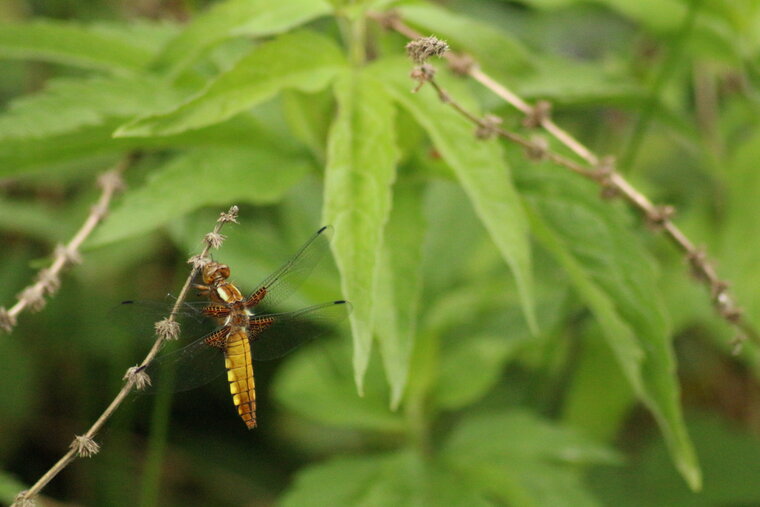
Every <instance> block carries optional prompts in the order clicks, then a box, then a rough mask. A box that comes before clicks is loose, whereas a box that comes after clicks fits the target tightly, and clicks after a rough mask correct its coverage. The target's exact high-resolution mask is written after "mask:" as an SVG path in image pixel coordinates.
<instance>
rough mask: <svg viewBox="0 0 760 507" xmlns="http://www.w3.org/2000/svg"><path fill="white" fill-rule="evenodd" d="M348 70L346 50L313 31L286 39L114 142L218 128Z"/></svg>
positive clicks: (131, 126) (136, 123)
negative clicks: (277, 98)
mask: <svg viewBox="0 0 760 507" xmlns="http://www.w3.org/2000/svg"><path fill="white" fill-rule="evenodd" d="M342 64H343V57H342V55H341V53H340V50H339V49H338V47H337V46H336V45H335V44H334V43H333V42H332V41H331V40H330V39H328V38H327V37H324V36H322V35H318V34H316V33H313V32H307V31H301V32H294V33H290V34H286V35H283V36H281V37H278V38H277V39H275V40H273V41H271V42H267V43H265V44H262V45H261V46H259V47H258V48H256V49H255V50H254V51H252V52H251V53H250V54H248V55H247V56H245V57H243V58H242V59H241V60H240V61H238V63H237V64H236V65H234V66H233V67H232V68H231V69H230V70H228V71H226V72H224V73H222V74H221V75H219V76H218V77H217V78H216V79H215V80H214V81H212V82H211V83H210V84H209V85H208V86H207V87H206V88H205V89H204V90H202V91H201V92H200V93H198V94H197V95H195V96H194V97H192V98H190V99H189V100H187V101H185V102H183V103H181V104H179V105H178V106H176V107H175V108H174V109H172V110H170V111H168V112H164V113H158V114H153V115H148V116H144V117H142V118H137V119H136V120H133V121H131V122H129V123H127V124H125V125H123V126H121V127H120V128H119V129H117V131H116V132H115V133H114V136H115V137H132V136H137V137H145V136H166V135H170V134H177V133H181V132H185V131H188V130H195V129H198V128H201V127H206V126H209V125H213V124H216V123H219V122H222V121H224V120H226V119H228V118H230V117H232V116H234V115H236V114H238V113H240V112H242V111H244V110H246V109H249V108H251V107H253V106H255V105H257V104H260V103H261V102H263V101H265V100H267V99H269V98H270V97H272V96H274V95H275V94H276V93H278V92H279V91H280V90H282V89H286V88H290V89H298V90H302V91H310V92H314V91H317V90H320V89H322V88H324V87H325V86H327V84H328V83H329V82H330V81H331V80H332V79H333V78H334V77H335V75H336V74H337V72H338V70H339V69H340V68H341V66H342Z"/></svg>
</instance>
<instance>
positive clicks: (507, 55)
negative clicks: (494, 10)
mask: <svg viewBox="0 0 760 507" xmlns="http://www.w3.org/2000/svg"><path fill="white" fill-rule="evenodd" d="M398 10H399V12H400V13H401V17H402V18H403V19H404V21H406V22H408V23H409V24H410V25H412V26H414V27H417V28H420V29H422V31H423V32H424V33H433V34H434V35H435V36H437V37H438V38H441V39H446V41H447V42H448V43H449V45H450V46H451V47H452V49H453V50H454V51H466V52H467V53H469V54H471V55H473V56H474V57H475V58H476V59H477V60H478V63H479V64H480V65H482V66H483V68H485V69H486V70H489V71H490V70H495V71H498V72H502V73H504V72H507V73H513V72H515V71H517V70H520V69H525V68H526V67H529V66H531V65H532V63H531V57H530V55H529V53H528V51H527V49H526V48H525V46H523V45H522V43H521V42H520V41H519V40H518V39H516V38H514V37H513V36H512V35H511V34H510V33H509V32H507V31H505V30H501V29H499V28H497V26H495V25H490V24H488V23H483V22H481V21H478V20H476V19H474V18H470V17H467V16H465V15H461V14H457V13H455V12H452V11H449V10H447V9H444V8H442V7H440V6H438V5H435V4H433V3H425V4H417V5H405V6H402V7H399V9H398Z"/></svg>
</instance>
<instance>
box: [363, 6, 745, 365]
mask: <svg viewBox="0 0 760 507" xmlns="http://www.w3.org/2000/svg"><path fill="white" fill-rule="evenodd" d="M370 17H371V18H373V19H375V20H376V21H378V22H379V23H381V24H382V25H383V26H385V27H386V28H389V29H392V30H395V31H396V32H398V33H401V34H403V35H405V36H406V37H409V38H410V39H418V38H419V37H420V34H419V33H417V32H416V31H415V30H414V29H412V28H411V27H409V26H408V25H406V24H405V23H404V22H403V21H402V19H401V18H400V17H399V16H398V15H397V14H396V13H393V12H391V13H371V14H370ZM443 57H444V58H446V59H447V60H448V62H449V64H450V65H451V67H452V69H453V70H454V71H455V72H457V73H459V74H462V75H467V76H469V77H471V78H473V79H474V80H476V81H477V82H479V83H480V84H482V85H483V86H485V87H486V88H487V89H489V90H490V91H491V92H493V93H494V94H496V95H497V96H498V97H500V98H501V99H503V100H504V101H505V102H507V103H508V104H510V105H511V106H512V107H514V108H515V109H517V110H518V111H520V112H522V113H523V114H525V115H526V118H525V124H526V125H527V126H529V127H534V128H539V127H540V128H542V129H544V131H546V132H547V133H548V134H549V135H551V136H552V137H554V138H555V139H556V140H557V141H559V142H560V143H561V144H563V145H564V146H566V147H567V148H568V149H570V150H571V151H572V152H573V153H575V154H576V155H577V156H578V157H579V158H581V159H582V160H583V161H584V162H585V164H583V163H578V162H575V161H573V160H571V159H569V158H567V157H563V156H562V155H559V154H557V153H554V152H552V151H550V150H549V149H548V146H547V145H546V143H545V142H544V143H541V142H538V141H535V140H529V139H527V138H525V137H523V136H520V135H518V134H516V133H514V132H509V131H506V130H504V129H503V128H500V127H499V126H498V122H495V121H494V119H493V118H492V117H488V116H487V117H485V118H480V117H478V116H476V115H474V114H473V113H471V112H469V111H467V110H466V109H465V108H463V107H462V106H461V105H460V104H459V103H457V102H456V101H455V100H453V99H452V97H451V96H450V95H449V94H448V93H447V92H446V91H445V90H444V89H443V88H441V86H440V85H439V84H438V83H437V82H436V81H435V77H434V73H430V75H429V77H428V78H427V79H426V81H427V82H429V83H430V84H431V85H432V86H433V87H434V88H435V89H436V91H437V92H438V96H439V98H440V99H441V101H442V102H444V103H446V104H448V105H449V106H451V107H452V108H454V109H455V110H456V111H457V112H459V113H460V114H462V115H463V116H464V117H466V118H467V119H468V120H470V121H471V122H473V123H474V124H475V125H477V127H478V132H479V135H481V137H488V135H498V136H500V137H502V138H504V139H507V140H509V141H511V142H514V143H517V144H519V145H521V146H523V147H524V148H526V151H527V153H528V154H529V156H531V158H539V159H546V160H550V161H551V162H554V163H555V164H558V165H560V166H563V167H565V168H567V169H569V170H571V171H573V172H574V173H577V174H579V175H582V176H584V177H586V178H589V179H592V180H594V181H595V182H597V183H598V184H599V185H600V186H601V187H602V192H603V195H605V196H607V197H615V196H619V197H621V198H623V199H624V200H626V201H627V202H628V203H629V204H630V205H631V206H633V207H634V208H635V209H636V210H638V211H639V213H640V214H641V215H642V217H644V219H645V220H646V221H647V222H648V223H649V224H651V225H653V226H656V228H657V229H658V230H661V231H663V233H664V234H665V236H666V237H667V238H668V239H669V240H670V242H671V243H672V244H674V245H675V246H676V247H677V248H678V249H679V250H681V251H682V252H683V254H684V256H685V258H686V259H687V261H688V263H689V265H690V267H691V270H692V273H693V274H694V275H695V277H696V278H697V279H698V280H699V281H700V282H701V283H703V284H704V285H705V286H706V287H707V288H708V289H709V291H710V295H711V298H712V304H713V307H714V308H715V310H716V311H717V313H718V314H719V315H720V316H721V317H722V318H723V319H724V320H725V321H726V322H728V323H729V324H730V325H731V326H732V327H733V328H734V330H735V331H736V336H735V338H734V339H733V340H732V345H733V346H734V353H738V352H739V351H740V350H741V345H742V344H743V343H744V342H745V341H746V340H747V339H748V338H750V339H752V340H753V341H755V342H756V343H760V335H758V333H757V331H756V330H755V329H754V328H753V327H752V326H751V325H750V324H749V322H747V321H746V319H744V318H743V316H742V312H741V310H740V309H739V307H738V306H737V304H736V302H735V300H734V297H733V295H732V294H731V293H730V292H729V291H728V282H726V281H724V280H722V279H721V278H720V277H719V276H718V274H717V272H716V270H715V268H714V266H713V263H712V262H711V261H710V260H709V259H708V258H707V255H706V254H705V253H704V252H703V251H702V250H701V249H699V248H697V247H696V246H695V245H694V243H693V242H692V241H691V240H690V239H689V238H688V236H686V234H685V233H684V232H683V231H682V230H681V229H680V228H679V227H678V226H677V225H675V223H673V221H672V220H671V216H672V214H673V212H674V209H673V207H671V206H658V205H655V204H653V203H652V202H651V201H650V200H649V199H648V198H647V197H646V196H645V195H644V194H643V193H641V192H640V191H639V190H637V189H636V188H635V187H634V186H633V185H632V184H631V183H630V182H629V181H628V180H626V179H625V178H624V177H623V176H622V175H621V174H620V173H619V172H618V171H617V170H616V169H615V162H614V159H612V158H611V157H599V156H598V155H596V154H594V153H593V152H592V151H591V150H590V149H588V148H587V147H586V146H585V145H583V144H582V143H581V142H580V141H578V140H577V139H575V138H574V137H573V136H572V135H570V134H569V133H568V132H566V131H565V130H563V129H562V128H561V127H559V126H558V125H557V124H556V123H554V121H553V120H552V119H551V117H550V105H549V104H548V103H547V102H539V103H537V104H536V105H535V106H532V105H530V104H529V103H527V102H526V101H524V100H523V99H522V98H520V97H519V96H518V95H517V94H515V93H513V92H512V91H511V90H509V89H508V88H507V87H506V86H504V85H502V84H501V83H499V82H498V81H496V80H494V79H493V78H492V77H490V76H489V75H488V74H486V73H485V72H483V71H482V70H481V69H480V68H479V67H478V65H477V64H476V62H475V61H474V60H472V59H471V58H469V57H468V56H463V55H459V54H456V53H452V52H448V53H446V54H444V55H443Z"/></svg>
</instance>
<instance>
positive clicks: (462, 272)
mask: <svg viewBox="0 0 760 507" xmlns="http://www.w3.org/2000/svg"><path fill="white" fill-rule="evenodd" d="M391 8H393V9H396V12H397V13H398V14H399V15H400V16H401V17H402V19H404V20H405V21H406V22H407V23H409V24H410V25H412V26H414V27H415V28H416V29H418V30H419V31H421V32H422V33H425V34H428V33H433V34H435V35H437V36H438V37H440V38H442V39H446V40H448V41H449V43H450V44H451V46H452V47H453V49H455V50H461V51H466V52H467V53H469V54H471V55H472V56H474V57H475V58H476V59H477V60H478V62H479V63H480V65H481V66H482V68H483V69H484V70H485V71H487V72H488V73H490V74H491V75H493V76H495V77H496V78H497V79H499V80H500V81H501V82H503V83H504V84H505V85H507V86H509V87H510V88H512V89H513V90H515V91H516V92H517V93H519V94H520V95H521V96H522V97H524V98H526V99H528V100H536V99H548V100H550V101H551V102H552V103H553V104H554V114H555V117H556V119H557V121H558V122H559V123H560V124H561V125H562V126H563V127H565V128H566V129H567V130H568V131H570V132H572V133H573V134H574V135H576V136H577V137H578V138H579V139H580V140H581V141H582V142H584V143H585V144H587V145H588V146H589V147H590V148H591V149H593V150H594V151H595V152H597V153H601V154H607V153H609V154H614V155H617V156H619V157H621V159H622V161H623V162H624V164H623V165H622V166H621V171H623V172H624V173H625V174H626V176H627V177H629V178H630V179H631V181H632V182H633V183H634V184H635V185H636V186H637V187H638V188H640V189H642V191H644V193H645V194H646V195H648V196H649V197H650V198H651V199H652V200H653V201H655V202H669V203H673V204H675V205H676V206H677V208H678V215H677V222H678V225H679V226H681V227H683V229H684V230H685V231H686V232H687V233H688V234H689V235H690V237H691V238H692V239H693V240H694V241H695V242H696V243H697V244H705V245H707V250H708V251H709V253H710V254H711V255H712V256H714V257H715V258H716V259H719V265H718V267H719V271H720V273H722V274H723V276H725V277H726V278H727V279H728V280H730V281H731V282H732V288H733V289H734V290H735V292H736V294H737V296H738V299H739V302H740V305H741V306H742V307H743V308H744V310H745V311H746V317H747V319H748V320H749V321H750V322H752V323H754V324H755V325H757V324H760V293H758V291H757V287H758V286H759V285H760V261H758V259H760V255H758V252H760V236H758V234H757V231H758V230H760V213H759V212H758V211H759V210H760V208H758V204H757V196H758V195H760V178H759V177H758V172H757V170H756V167H755V166H756V162H755V161H756V160H757V159H758V157H760V125H759V124H758V118H760V115H758V105H759V98H760V94H758V91H757V90H758V88H757V82H758V78H759V77H760V74H759V73H758V67H757V63H756V62H757V61H758V56H760V38H759V37H758V35H757V30H756V27H757V26H758V24H759V23H760V4H758V3H757V2H755V1H753V0H717V1H710V2H707V1H700V0H667V1H664V0H647V1H637V2H628V1H624V0H520V1H508V2H507V1H498V0H467V1H464V0H449V1H443V2H432V1H421V0H419V1H390V0H374V1H369V0H366V1H354V2H348V1H343V0H330V1H326V0H278V1H267V0H226V1H218V2H212V3H209V4H208V5H207V4H206V3H205V2H174V3H172V2H166V3H161V2H156V1H153V0H147V1H143V2H138V3H134V2H105V1H102V0H101V1H98V0H93V1H91V2H67V1H64V0H60V1H50V2H35V1H31V0H26V1H25V0H9V1H6V2H3V3H2V4H0V69H2V71H0V101H2V103H3V104H4V108H3V109H2V111H0V245H2V248H1V249H0V280H2V283H0V304H2V305H4V306H6V307H10V306H11V305H12V304H13V301H14V296H15V294H17V293H18V292H19V291H20V290H22V289H23V288H24V287H25V286H26V285H28V284H29V283H31V282H32V281H33V280H34V276H35V272H36V270H37V269H39V268H40V267H44V266H45V265H46V264H47V262H48V259H49V255H50V252H51V251H52V250H53V247H54V246H55V244H56V243H59V242H61V241H66V240H67V239H68V238H70V237H71V236H72V235H73V234H74V232H75V231H76V230H77V228H78V227H79V226H80V224H81V223H82V221H83V220H84V218H85V216H86V215H87V213H88V211H89V208H90V206H92V205H93V204H94V202H95V201H96V199H97V196H98V191H97V188H95V185H94V179H95V176H96V175H97V174H98V173H100V172H102V171H103V170H105V169H107V168H108V167H109V166H111V165H112V164H113V163H115V162H116V161H117V160H118V159H119V158H120V157H122V156H123V155H124V154H125V153H127V152H131V151H135V150H138V151H140V152H141V153H142V154H143V156H142V158H141V159H140V160H139V162H138V163H137V164H135V165H134V166H133V167H131V168H130V169H129V170H128V171H127V173H126V179H127V184H128V187H127V189H126V190H125V191H124V192H123V194H122V195H121V196H120V197H118V198H117V200H116V202H115V203H114V204H113V206H112V209H111V210H110V215H109V217H108V218H107V220H106V221H105V222H104V223H103V224H102V226H101V227H99V229H98V230H97V231H96V232H95V234H94V235H93V236H92V237H91V238H90V239H89V240H88V242H87V243H86V244H85V248H84V251H83V252H82V253H83V256H84V262H83V263H82V264H81V265H77V266H75V267H73V268H72V269H71V270H69V271H68V272H67V273H66V275H65V277H64V279H63V283H62V287H61V290H60V292H59V293H57V294H56V295H55V296H54V297H52V298H51V299H50V301H49V302H48V304H47V306H46V307H45V308H44V309H43V311H41V312H39V313H34V314H32V313H28V312H26V313H23V314H22V315H21V316H20V318H19V324H18V326H17V327H16V328H15V329H14V330H13V332H12V333H11V334H2V335H0V358H2V360H3V361H4V365H5V366H4V367H3V368H0V385H2V389H0V501H2V502H8V503H9V502H11V501H12V500H13V498H14V496H15V495H16V493H18V491H19V490H20V489H22V488H24V487H26V486H28V485H30V484H32V483H34V482H35V481H36V480H37V478H39V476H40V475H42V474H43V473H44V472H45V471H46V470H47V469H48V468H49V467H50V466H51V465H52V464H53V463H54V462H55V461H56V460H57V459H58V458H59V456H60V455H61V454H63V452H65V449H66V447H67V445H68V443H69V442H70V441H71V439H72V437H73V435H75V434H81V433H83V432H84V431H85V430H86V428H88V427H89V425H90V424H91V423H92V422H93V421H94V420H95V419H96V417H97V416H98V415H99V414H100V413H101V412H102V410H103V409H104V408H105V406H106V405H107V404H108V403H109V401H110V400H111V399H112V398H113V396H114V395H115V394H116V392H117V391H118V389H119V388H120V386H121V380H120V379H121V377H122V375H123V373H124V371H125V370H126V368H127V367H129V366H131V365H133V364H135V363H136V362H139V361H140V360H141V359H142V357H144V355H145V354H146V352H147V350H148V348H149V346H150V343H151V340H152V339H151V337H150V336H146V335H147V334H149V333H146V332H141V331H142V330H144V329H145V328H148V329H149V328H150V326H151V322H152V321H151V320H150V317H148V316H146V317H144V318H142V319H140V318H139V317H138V323H137V325H135V326H134V328H133V327H132V326H131V325H130V324H122V323H121V321H119V320H116V319H114V317H113V313H112V309H113V307H114V306H115V305H117V303H118V302H119V301H120V300H124V299H132V298H139V299H159V300H160V299H162V298H164V296H165V294H166V293H168V292H176V290H177V289H178V287H179V286H180V284H181V283H182V281H183V280H184V278H185V277H186V275H187V272H188V268H187V265H186V264H185V260H186V259H187V257H188V256H190V255H192V254H195V253H197V252H198V251H199V250H200V248H201V240H202V238H203V235H204V234H205V233H206V232H208V231H209V230H210V229H211V227H212V226H213V223H214V220H215V219H216V217H217V216H218V213H219V212H220V211H223V210H226V209H227V208H228V207H229V206H230V205H232V204H238V205H240V207H241V214H240V222H241V223H240V224H239V225H230V226H228V227H227V228H226V229H225V231H224V234H226V235H228V236H229V237H228V240H227V241H226V243H225V244H224V246H223V248H222V249H221V250H220V251H218V252H215V253H214V256H215V258H217V259H219V260H221V261H223V262H226V263H228V264H230V265H231V266H232V270H233V276H234V278H235V281H236V282H238V283H239V284H240V285H241V286H242V287H244V288H247V289H251V288H253V287H254V286H255V285H256V284H257V283H258V282H259V281H260V280H262V279H263V278H264V277H266V276H267V275H268V274H269V273H270V272H272V271H273V270H274V269H276V268H277V267H278V266H279V265H280V263H282V262H283V261H284V260H285V259H287V258H288V256H290V255H291V254H292V253H293V252H294V251H295V249H296V248H297V247H298V245H300V244H301V243H302V242H303V241H304V240H305V239H306V238H308V237H309V235H310V234H311V233H313V231H314V230H316V229H317V228H318V227H319V226H320V225H322V224H323V223H331V224H332V225H333V226H334V227H335V231H336V233H335V238H334V241H333V244H332V248H333V257H334V261H335V262H334V264H335V265H334V266H333V265H332V263H331V262H325V263H323V264H324V265H323V266H320V268H318V269H317V270H316V271H315V273H314V274H313V275H312V276H311V277H310V279H309V280H308V281H307V282H306V283H305V284H304V286H303V287H302V288H301V290H299V292H298V293H297V294H296V295H294V296H293V297H292V298H290V300H288V301H287V302H286V303H285V306H284V307H283V308H285V309H292V308H297V307H300V306H304V305H307V304H310V303H318V302H322V301H327V300H332V299H338V298H340V297H345V298H346V299H349V300H351V302H352V304H353V306H354V311H353V313H352V315H351V321H350V323H346V324H345V325H344V326H343V327H342V328H337V329H335V330H333V332H332V333H331V336H330V337H329V338H324V339H321V340H318V341H317V342H315V343H313V344H309V345H308V346H305V347H303V348H302V349H299V350H298V351H297V352H295V353H294V354H292V355H291V356H290V357H288V358H287V359H284V360H282V361H278V362H275V363H259V364H258V365H257V367H256V376H257V387H258V390H257V391H258V394H259V396H258V398H259V423H260V428H258V429H256V430H255V431H253V432H247V431H246V430H245V429H244V427H243V424H242V423H241V422H240V420H239V419H238V418H237V417H236V416H235V414H234V409H233V407H232V404H231V402H230V399H229V398H230V397H229V393H228V392H227V389H226V387H225V385H224V382H221V381H220V382H218V383H216V382H215V383H213V384H210V385H209V386H207V387H204V388H201V389H198V390H196V391H192V392H188V393H181V394H178V395H176V396H174V397H173V398H169V397H164V398H161V397H160V396H159V397H155V398H152V397H148V396H143V397H137V396H136V397H133V398H130V399H129V400H128V401H127V402H126V403H125V404H124V405H123V406H122V407H121V408H120V410H119V411H118V412H117V414H116V416H115V417H114V418H113V419H112V420H111V421H110V422H109V423H108V425H107V426H106V428H105V430H104V431H103V432H102V433H101V434H100V435H99V436H98V437H97V440H98V442H100V443H101V444H102V447H103V448H102V451H101V452H100V454H98V455H97V456H95V457H93V458H89V459H81V460H78V461H76V462H74V463H73V464H72V465H71V466H70V467H68V468H67V469H66V470H65V471H64V472H63V473H62V474H61V475H59V476H58V477H57V478H55V479H54V480H53V481H52V482H51V483H50V484H49V485H48V487H47V488H46V489H45V490H44V491H43V494H44V495H47V496H49V497H50V498H54V499H56V501H58V502H62V503H67V502H71V503H76V504H86V505H114V506H118V505H134V504H139V505H268V504H272V503H277V502H279V503H282V504H284V505H294V506H296V505H336V506H338V505H347V506H348V505H351V506H354V505H467V506H470V505H499V504H501V505H519V506H522V505H530V506H555V505H556V506H566V505H573V506H574V505H753V504H757V503H759V502H760V487H759V486H758V485H757V484H756V481H753V480H752V478H753V475H752V474H753V471H754V470H755V469H756V468H757V465H758V450H759V448H758V446H760V443H759V442H758V440H757V434H758V432H759V431H760V425H758V421H757V416H756V415H755V414H757V413H758V407H759V406H760V405H759V403H760V402H758V399H760V398H759V397H758V392H760V391H759V390H758V386H757V380H756V378H757V372H758V368H757V366H758V354H757V350H756V348H755V347H754V346H747V347H745V350H744V352H743V353H742V354H741V355H740V356H737V357H734V356H731V355H730V350H729V349H730V347H729V341H730V339H731V330H730V328H729V326H727V325H726V323H725V322H724V321H722V320H720V319H719V318H718V317H716V316H715V315H714V314H713V312H712V309H711V305H710V295H709V294H707V293H706V291H705V290H704V288H703V287H702V286H700V285H698V284H696V283H693V281H691V280H690V279H689V275H688V272H687V269H686V263H685V262H684V259H683V258H682V256H681V255H679V254H678V252H675V251H674V250H672V249H671V248H670V246H669V245H668V244H666V242H665V241H663V240H662V239H661V238H660V237H658V236H657V234H656V233H655V234H653V231H651V230H648V229H647V228H646V227H645V226H644V225H642V224H640V221H639V220H638V219H637V217H636V216H635V215H634V214H633V213H632V212H631V211H630V210H628V209H627V208H625V207H624V206H623V205H622V204H620V203H619V202H617V201H615V200H604V199H601V198H600V197H599V189H598V187H597V186H596V185H595V184H593V183H590V182H588V181H585V180H581V179H579V178H578V177H577V176H575V175H572V174H570V173H568V172H566V171H565V170H564V169H562V168H559V167H555V166H553V165H551V164H549V163H545V162H544V163H534V162H530V161H528V159H527V158H526V156H525V155H524V154H523V153H522V152H521V151H520V150H518V149H516V148H515V147H513V146H509V145H505V144H503V143H501V142H499V141H495V140H490V141H483V140H478V139H476V138H475V137H474V135H473V129H472V126H471V125H470V124H469V123H468V122H467V121H466V120H465V119H463V118H462V117H461V116H459V115H457V113H455V112H454V111H453V110H451V109H450V108H449V107H447V106H445V105H444V104H441V102H440V101H439V100H438V97H437V96H436V95H435V93H434V91H433V90H432V89H431V87H430V86H424V87H423V88H422V89H421V90H420V91H419V92H418V93H416V94H412V93H410V90H411V89H412V88H413V87H414V83H413V82H412V81H411V80H410V79H409V78H408V75H409V72H410V70H411V64H410V63H409V62H408V61H407V60H406V59H405V58H404V56H403V52H404V49H403V48H404V45H405V44H406V42H407V41H406V39H405V38H404V37H402V36H400V35H399V34H396V33H392V32H387V31H384V30H383V29H382V28H381V27H380V25H379V24H377V23H376V22H374V21H371V20H370V19H368V18H367V17H366V14H367V13H368V12H381V11H386V10H389V9H391ZM433 63H435V64H436V66H437V67H438V75H437V79H439V80H440V82H441V83H442V84H443V85H444V86H445V87H446V89H447V90H448V91H449V92H450V93H451V95H452V96H453V97H455V98H456V100H457V101H458V102H460V103H462V104H464V105H465V106H466V107H468V108H470V109H472V110H474V111H477V112H478V113H484V112H486V111H487V112H490V113H492V114H498V115H499V116H500V117H502V118H503V119H504V126H505V128H508V129H514V130H520V129H522V128H523V127H521V126H520V120H521V118H519V117H518V115H517V114H515V112H514V111H512V110H510V109H509V108H508V107H507V106H506V105H504V104H503V103H501V102H499V101H498V100H497V99H496V98H495V97H494V96H492V95H490V94H489V93H488V92H486V91H485V90H483V89H481V88H479V87H477V86H475V85H474V84H473V83H471V82H468V81H466V80H462V79H461V78H458V77H456V76H454V75H452V74H451V73H450V72H449V71H448V70H447V69H445V65H444V64H443V63H442V62H440V63H439V62H437V61H436V62H433ZM552 148H554V149H556V150H558V151H560V152H563V153H564V151H563V148H562V147H561V146H558V145H557V146H555V145H554V144H552ZM336 268H337V269H336ZM190 338H192V336H186V337H184V338H183V339H190ZM219 367H220V368H222V365H221V364H220V365H219ZM358 393H361V396H360V395H359V394H358ZM702 478H704V479H702ZM700 485H701V486H702V490H701V492H697V490H699V488H700Z"/></svg>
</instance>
